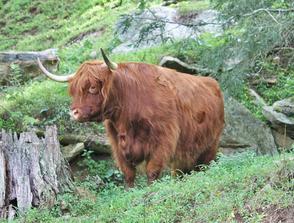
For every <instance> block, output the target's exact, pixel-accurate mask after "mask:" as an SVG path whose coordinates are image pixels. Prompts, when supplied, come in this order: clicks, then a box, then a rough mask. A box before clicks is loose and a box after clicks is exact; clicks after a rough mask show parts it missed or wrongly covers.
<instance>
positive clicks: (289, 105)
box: [273, 96, 294, 116]
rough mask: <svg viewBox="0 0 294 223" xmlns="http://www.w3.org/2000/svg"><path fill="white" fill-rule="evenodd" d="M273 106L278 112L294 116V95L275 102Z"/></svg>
mask: <svg viewBox="0 0 294 223" xmlns="http://www.w3.org/2000/svg"><path fill="white" fill-rule="evenodd" d="M273 108H274V110H275V111H276V112H281V113H283V114H285V115H287V116H294V96H292V97H290V98H286V99H283V100H280V101H276V102H275V103H274V104H273Z"/></svg>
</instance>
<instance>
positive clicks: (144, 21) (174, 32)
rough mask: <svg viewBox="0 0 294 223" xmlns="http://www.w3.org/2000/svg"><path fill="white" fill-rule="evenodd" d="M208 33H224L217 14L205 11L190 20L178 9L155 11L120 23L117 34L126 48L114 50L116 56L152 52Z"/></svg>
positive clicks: (121, 46) (128, 18)
mask: <svg viewBox="0 0 294 223" xmlns="http://www.w3.org/2000/svg"><path fill="white" fill-rule="evenodd" d="M204 32H210V33H214V34H215V35H218V34H220V33H222V26H221V24H220V23H219V22H218V13H217V11H215V10H203V11H199V12H197V13H194V14H193V15H191V16H188V17H187V18H186V17H184V16H181V15H180V13H179V12H178V11H177V9H174V8H169V7H164V6H160V7H154V8H151V9H146V10H144V11H142V12H134V13H132V14H129V15H125V16H122V17H121V19H119V21H118V22H117V25H116V28H115V33H116V34H117V38H118V40H119V41H120V42H121V43H122V44H120V45H119V46H117V47H116V48H115V49H113V52H114V53H118V52H128V51H134V50H138V49H142V48H148V47H150V46H155V45H158V44H160V43H163V42H166V41H168V40H180V39H187V38H197V37H198V36H199V34H201V33H204Z"/></svg>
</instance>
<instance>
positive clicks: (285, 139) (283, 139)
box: [272, 130, 294, 150]
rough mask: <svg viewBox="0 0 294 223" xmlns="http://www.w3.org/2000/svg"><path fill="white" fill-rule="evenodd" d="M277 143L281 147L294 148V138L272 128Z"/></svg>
mask: <svg viewBox="0 0 294 223" xmlns="http://www.w3.org/2000/svg"><path fill="white" fill-rule="evenodd" d="M272 133H273V136H274V139H275V142H276V145H277V146H278V147H279V148H280V149H288V150H289V149H292V148H293V149H294V139H291V138H290V137H289V136H287V135H286V134H282V133H280V132H278V131H275V130H272Z"/></svg>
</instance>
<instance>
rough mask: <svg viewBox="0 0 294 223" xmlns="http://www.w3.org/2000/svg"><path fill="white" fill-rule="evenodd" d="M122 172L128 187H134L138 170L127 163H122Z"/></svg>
mask: <svg viewBox="0 0 294 223" xmlns="http://www.w3.org/2000/svg"><path fill="white" fill-rule="evenodd" d="M119 166H120V170H121V171H122V172H123V174H124V177H125V182H126V184H127V187H134V181H135V177H136V168H135V167H132V166H130V165H128V164H127V163H125V162H121V163H120V165H119Z"/></svg>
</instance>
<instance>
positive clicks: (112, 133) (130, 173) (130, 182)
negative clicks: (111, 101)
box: [104, 120, 136, 187]
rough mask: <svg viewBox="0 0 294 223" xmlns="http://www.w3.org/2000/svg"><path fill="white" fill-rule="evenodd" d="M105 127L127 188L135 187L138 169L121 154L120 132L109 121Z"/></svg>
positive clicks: (105, 123)
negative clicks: (118, 136)
mask: <svg viewBox="0 0 294 223" xmlns="http://www.w3.org/2000/svg"><path fill="white" fill-rule="evenodd" d="M104 125H105V127H106V132H107V136H108V139H109V141H110V144H111V150H112V155H113V157H114V159H115V161H116V165H117V166H118V168H119V169H120V170H121V171H122V172H123V174H124V177H125V181H126V184H127V186H128V187H133V186H134V181H135V176H136V168H135V167H132V166H130V165H129V164H128V163H127V161H126V160H125V158H124V157H123V155H122V154H121V151H120V150H119V148H118V147H119V146H118V139H117V135H118V132H117V130H116V128H115V127H114V125H113V124H112V123H111V122H110V121H109V120H106V121H105V122H104Z"/></svg>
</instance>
